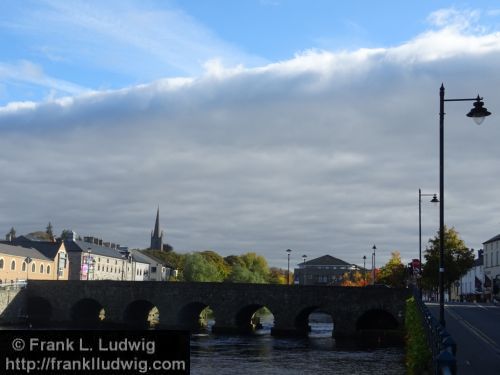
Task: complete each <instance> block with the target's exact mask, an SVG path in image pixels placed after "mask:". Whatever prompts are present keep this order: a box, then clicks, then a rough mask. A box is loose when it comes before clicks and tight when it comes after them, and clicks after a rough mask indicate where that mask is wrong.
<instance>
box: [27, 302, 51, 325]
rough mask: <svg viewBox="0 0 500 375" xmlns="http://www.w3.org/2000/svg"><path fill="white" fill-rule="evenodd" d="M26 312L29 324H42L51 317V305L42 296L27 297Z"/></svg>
mask: <svg viewBox="0 0 500 375" xmlns="http://www.w3.org/2000/svg"><path fill="white" fill-rule="evenodd" d="M26 313H27V318H28V321H29V323H30V324H32V325H37V326H38V325H44V324H47V323H48V322H49V321H50V320H51V319H52V305H51V304H50V302H49V301H48V300H47V299H45V298H43V297H39V296H33V297H29V298H28V299H27V306H26Z"/></svg>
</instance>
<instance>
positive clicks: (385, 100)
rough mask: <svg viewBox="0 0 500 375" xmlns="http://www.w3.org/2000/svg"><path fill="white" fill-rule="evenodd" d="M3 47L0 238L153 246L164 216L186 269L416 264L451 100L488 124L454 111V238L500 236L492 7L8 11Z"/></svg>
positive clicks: (448, 186) (119, 6)
mask: <svg viewBox="0 0 500 375" xmlns="http://www.w3.org/2000/svg"><path fill="white" fill-rule="evenodd" d="M344 3H348V4H344ZM0 43H1V45H2V48H1V49H0V170H1V173H2V176H3V177H2V178H1V185H0V186H1V187H0V189H1V193H0V207H1V209H0V229H1V230H3V231H4V233H7V232H8V230H9V229H10V227H12V226H14V227H15V228H16V230H17V232H18V233H27V232H31V231H35V230H44V229H45V227H46V225H47V223H48V222H49V221H50V222H52V224H53V226H54V228H55V231H56V232H57V233H60V232H61V231H62V230H63V229H73V230H75V231H76V232H77V233H79V234H81V235H94V236H99V237H102V238H104V239H105V240H109V241H113V242H117V243H120V244H122V245H128V246H130V247H141V248H142V247H146V246H147V245H148V244H149V234H150V231H151V229H152V228H153V224H154V217H155V213H156V208H157V206H158V205H159V206H160V212H161V226H162V228H163V229H164V231H165V233H166V237H167V242H168V243H170V244H171V245H172V246H173V247H174V248H175V249H176V250H178V251H192V250H205V249H213V250H216V251H218V252H220V253H221V254H223V255H229V254H240V253H243V252H247V251H256V252H258V253H260V254H262V255H264V256H266V257H267V259H268V261H269V263H270V264H271V265H274V266H281V267H286V253H285V250H286V249H288V248H290V249H292V250H293V252H292V264H295V263H298V262H300V261H301V255H302V254H306V255H307V256H308V259H312V258H314V257H317V256H321V255H324V254H330V255H333V256H336V257H338V258H341V259H344V260H346V261H348V262H353V263H357V264H362V257H363V255H366V256H367V258H368V260H369V259H370V253H371V247H372V246H373V244H376V246H377V249H378V250H377V263H378V264H379V263H380V264H382V263H384V262H385V261H387V259H388V258H389V256H390V253H391V251H394V250H398V251H400V252H401V254H402V256H403V258H404V259H405V260H408V261H409V260H410V259H411V258H414V257H418V189H419V188H421V189H422V191H423V192H424V193H426V194H431V193H437V192H438V190H439V186H438V173H439V171H438V155H439V154H438V145H439V139H438V134H439V133H438V120H439V119H438V113H439V87H440V85H441V83H444V85H445V87H446V97H447V98H471V97H475V96H477V95H478V94H479V95H481V96H484V101H485V106H486V107H487V108H488V110H489V111H490V112H492V113H493V115H492V116H490V117H489V118H488V119H486V120H485V122H484V123H483V125H481V126H480V127H478V126H477V125H475V124H474V123H473V122H472V121H470V119H468V118H467V117H465V116H464V115H465V113H467V112H468V111H469V110H470V108H471V106H472V103H468V102H449V103H446V107H445V111H446V118H445V128H446V136H445V160H446V169H445V171H446V172H445V195H446V206H445V221H446V224H447V225H449V226H455V227H456V229H457V230H458V231H459V232H460V233H461V235H462V237H463V239H464V240H465V242H466V244H467V245H468V246H469V247H472V248H475V249H478V248H480V247H481V243H482V242H484V241H486V240H487V239H489V238H491V237H493V236H494V235H497V234H498V233H500V214H499V213H500V199H499V192H500V189H499V188H500V177H499V176H500V174H499V171H500V167H499V160H500V147H499V146H498V145H499V139H500V93H499V90H498V88H499V87H500V6H498V4H497V2H496V1H460V2H454V1H445V0H443V1H418V2H417V1H414V2H411V3H409V2H398V1H377V2H374V1H349V2H333V1H328V0H324V1H323V0H315V1H312V2H311V1H299V0H288V1H287V0H241V1H231V0H217V1H216V0H207V1H180V0H179V1H141V2H139V1H106V2H100V1H55V0H46V1H42V0H40V1H23V2H18V1H14V0H12V1H10V0H7V1H4V2H2V12H1V14H0ZM497 114H498V115H497ZM422 223H423V242H424V245H425V243H426V242H427V239H428V238H429V237H431V236H433V235H434V234H435V232H436V231H437V229H438V208H437V207H434V206H433V205H432V204H430V203H428V200H427V197H426V199H425V200H424V201H423V209H422ZM2 228H3V229H2ZM368 263H369V261H368ZM380 264H379V265H380Z"/></svg>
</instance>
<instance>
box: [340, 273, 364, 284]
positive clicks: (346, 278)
mask: <svg viewBox="0 0 500 375" xmlns="http://www.w3.org/2000/svg"><path fill="white" fill-rule="evenodd" d="M368 276H369V275H366V277H365V275H364V274H363V273H361V272H359V271H355V272H346V273H344V274H343V275H342V282H341V283H340V285H341V286H366V285H367V283H368V279H367V278H368Z"/></svg>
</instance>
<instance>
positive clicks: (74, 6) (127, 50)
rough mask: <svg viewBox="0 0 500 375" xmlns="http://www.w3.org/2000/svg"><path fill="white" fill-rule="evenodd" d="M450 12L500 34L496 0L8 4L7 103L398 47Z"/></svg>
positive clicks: (0, 21)
mask: <svg viewBox="0 0 500 375" xmlns="http://www.w3.org/2000/svg"><path fill="white" fill-rule="evenodd" d="M445 8H447V9H455V10H457V11H464V12H476V13H475V14H476V16H479V14H480V15H481V27H482V28H484V31H489V32H491V31H496V30H498V22H499V14H498V7H497V4H496V3H495V2H493V1H475V2H453V1H414V2H411V3H408V2H398V1H349V2H339V1H328V0H315V1H312V2H311V1H300V0H290V1H282V0H269V1H268V0H241V1H231V0H212V1H140V2H139V1H106V2H97V1H94V2H88V1H87V2H86V1H57V0H56V1H54V0H47V1H30V0H27V1H23V2H19V1H5V2H4V3H3V11H2V14H1V15H0V38H1V40H2V45H4V46H8V48H5V47H4V48H2V49H1V51H0V64H1V65H0V80H1V81H0V83H1V86H0V105H2V104H3V105H5V104H7V103H9V102H13V101H41V100H45V99H47V98H54V97H61V96H65V95H67V94H70V95H74V94H77V93H81V92H85V91H89V90H103V89H119V88H123V87H128V86H130V85H135V84H139V83H148V82H151V81H153V80H155V79H160V78H165V77H178V76H182V77H184V76H189V77H192V76H198V75H200V74H202V73H203V71H204V64H206V62H207V61H209V60H212V59H219V60H220V61H221V62H222V64H223V65H224V66H228V67H231V66H237V65H240V64H241V65H243V66H245V67H256V66H261V65H265V64H269V63H272V62H277V61H282V60H287V59H290V58H293V56H294V55H295V54H297V53H303V52H304V51H308V50H314V49H316V50H327V51H339V50H356V49H358V48H378V47H391V46H396V45H398V44H401V43H404V42H407V41H408V40H411V39H412V38H413V37H414V36H416V35H418V34H421V33H423V32H425V31H426V30H429V29H431V28H433V27H435V26H436V25H435V24H433V23H434V20H433V19H432V18H429V17H430V15H431V14H432V13H433V12H435V11H436V10H439V9H445Z"/></svg>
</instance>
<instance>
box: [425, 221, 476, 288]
mask: <svg viewBox="0 0 500 375" xmlns="http://www.w3.org/2000/svg"><path fill="white" fill-rule="evenodd" d="M443 261H444V269H445V273H444V281H443V286H444V288H445V289H448V290H449V289H450V288H451V286H452V284H453V283H454V282H455V281H457V280H459V279H460V278H461V277H462V276H463V275H465V274H466V273H467V271H468V270H469V269H470V268H471V267H472V266H473V265H474V252H473V251H472V250H469V249H468V248H467V246H465V243H464V241H463V240H462V239H461V238H460V235H459V233H458V232H457V231H456V230H455V228H453V227H452V228H450V229H448V228H447V227H445V228H444V258H443ZM438 283H439V232H438V233H437V234H436V236H435V237H434V238H431V239H429V243H428V245H427V249H426V250H425V264H424V266H423V271H422V286H423V288H424V289H427V290H435V289H436V288H437V286H438Z"/></svg>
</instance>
